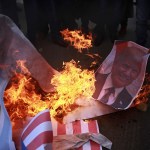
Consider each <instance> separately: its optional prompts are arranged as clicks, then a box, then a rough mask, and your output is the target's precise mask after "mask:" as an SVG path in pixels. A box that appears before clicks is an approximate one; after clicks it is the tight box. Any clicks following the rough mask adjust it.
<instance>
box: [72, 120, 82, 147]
mask: <svg viewBox="0 0 150 150" xmlns="http://www.w3.org/2000/svg"><path fill="white" fill-rule="evenodd" d="M72 126H73V134H81V132H82V131H81V121H75V122H73V123H72ZM78 150H83V147H82V146H81V147H79V148H78Z"/></svg>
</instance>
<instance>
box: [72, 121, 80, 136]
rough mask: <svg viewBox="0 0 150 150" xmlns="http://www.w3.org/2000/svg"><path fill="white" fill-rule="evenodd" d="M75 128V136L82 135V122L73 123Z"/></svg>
mask: <svg viewBox="0 0 150 150" xmlns="http://www.w3.org/2000/svg"><path fill="white" fill-rule="evenodd" d="M72 126H73V134H80V133H81V121H75V122H73V123H72Z"/></svg>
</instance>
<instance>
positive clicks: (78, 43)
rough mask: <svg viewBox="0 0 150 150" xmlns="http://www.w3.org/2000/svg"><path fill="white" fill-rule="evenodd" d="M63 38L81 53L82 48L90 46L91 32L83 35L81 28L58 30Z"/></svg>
mask: <svg viewBox="0 0 150 150" xmlns="http://www.w3.org/2000/svg"><path fill="white" fill-rule="evenodd" d="M60 32H61V34H62V36H63V37H64V40H66V41H68V42H69V43H70V44H71V45H72V46H73V47H74V48H76V49H78V51H79V52H80V53H81V52H82V49H88V48H91V47H92V34H89V35H84V34H83V33H82V31H81V30H74V31H69V30H68V29H65V30H63V31H60Z"/></svg>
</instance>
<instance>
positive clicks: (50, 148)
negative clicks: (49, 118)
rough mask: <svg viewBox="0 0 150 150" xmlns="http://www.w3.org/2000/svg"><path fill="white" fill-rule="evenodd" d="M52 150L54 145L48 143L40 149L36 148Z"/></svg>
mask: <svg viewBox="0 0 150 150" xmlns="http://www.w3.org/2000/svg"><path fill="white" fill-rule="evenodd" d="M45 149H46V150H52V144H50V143H46V144H42V145H41V146H40V147H38V148H36V150H45Z"/></svg>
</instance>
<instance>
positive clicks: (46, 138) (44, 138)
mask: <svg viewBox="0 0 150 150" xmlns="http://www.w3.org/2000/svg"><path fill="white" fill-rule="evenodd" d="M52 141H53V132H52V131H45V132H42V133H41V134H39V135H38V136H37V137H36V138H35V139H34V140H33V141H32V142H31V143H30V144H29V145H28V146H27V149H29V150H35V149H37V148H38V147H40V146H41V145H42V144H46V143H52Z"/></svg>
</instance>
